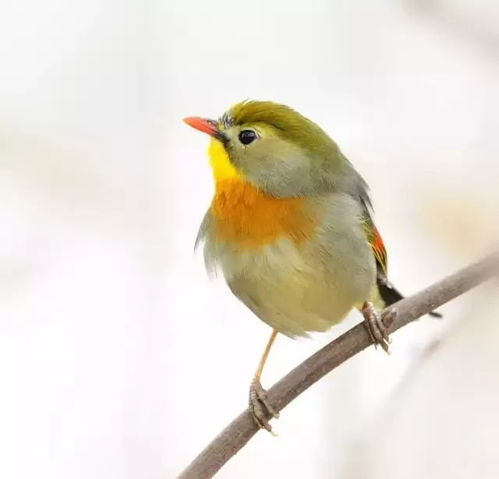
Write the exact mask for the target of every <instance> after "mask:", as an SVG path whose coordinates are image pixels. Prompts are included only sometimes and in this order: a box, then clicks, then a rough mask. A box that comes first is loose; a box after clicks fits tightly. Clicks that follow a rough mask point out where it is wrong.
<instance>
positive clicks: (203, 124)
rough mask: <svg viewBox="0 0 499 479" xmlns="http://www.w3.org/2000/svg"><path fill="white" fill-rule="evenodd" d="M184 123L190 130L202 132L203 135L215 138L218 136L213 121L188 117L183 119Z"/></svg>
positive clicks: (218, 132) (218, 133) (215, 123)
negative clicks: (190, 127) (206, 134)
mask: <svg viewBox="0 0 499 479" xmlns="http://www.w3.org/2000/svg"><path fill="white" fill-rule="evenodd" d="M184 123H187V124H188V125H189V126H192V128H195V129H196V130H199V131H202V132H203V133H208V135H210V136H214V137H215V138H217V137H218V135H220V131H219V130H218V125H217V122H216V121H214V120H208V119H206V118H199V117H198V116H190V117H188V118H184Z"/></svg>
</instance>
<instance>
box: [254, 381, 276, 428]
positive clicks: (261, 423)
mask: <svg viewBox="0 0 499 479" xmlns="http://www.w3.org/2000/svg"><path fill="white" fill-rule="evenodd" d="M249 409H250V412H251V414H252V416H253V419H254V420H255V422H256V424H257V425H258V427H260V428H262V429H266V430H267V431H268V432H270V433H271V434H273V435H275V434H274V432H273V431H272V426H271V425H270V424H269V419H270V418H273V417H275V418H278V417H279V413H278V412H277V411H276V410H275V409H274V408H273V407H272V406H271V405H270V404H269V402H268V401H267V391H265V389H263V387H262V385H261V384H260V381H258V380H257V379H254V380H253V381H252V382H251V386H250V392H249Z"/></svg>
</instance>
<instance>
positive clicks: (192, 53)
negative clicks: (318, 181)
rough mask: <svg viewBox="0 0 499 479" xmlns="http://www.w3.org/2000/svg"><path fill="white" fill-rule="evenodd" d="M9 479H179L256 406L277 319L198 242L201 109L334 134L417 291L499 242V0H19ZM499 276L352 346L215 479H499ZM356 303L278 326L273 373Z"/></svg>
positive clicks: (8, 196)
mask: <svg viewBox="0 0 499 479" xmlns="http://www.w3.org/2000/svg"><path fill="white" fill-rule="evenodd" d="M0 59H1V73H0V477H2V478H6V479H7V478H9V479H20V478H31V477H38V478H51V479H57V478H64V479H69V478H71V479H73V478H74V479H84V478H85V479H88V478H95V479H101V478H102V479H121V478H124V479H135V478H141V479H144V478H147V479H159V478H173V477H175V476H176V475H177V474H178V473H179V472H180V471H181V470H182V469H183V467H185V466H186V465H187V464H188V463H189V462H190V460H191V459H193V457H194V456H195V455H196V454H197V453H198V452H199V451H200V450H201V448H203V447H204V446H205V445H206V444H207V443H208V442H209V441H210V440H211V439H212V438H213V437H214V436H215V435H216V434H217V433H218V432H219V431H220V430H221V429H222V428H223V427H224V426H225V425H226V424H227V423H228V422H229V421H230V420H231V419H232V418H233V417H234V416H235V415H236V414H238V413H239V412H240V411H241V410H242V409H243V408H244V407H245V405H246V402H247V391H248V386H249V381H250V378H251V376H252V374H253V372H254V369H255V367H256V364H257V361H258V359H259V357H260V354H261V352H262V349H263V347H264V345H265V342H266V340H267V337H268V333H269V328H268V327H267V326H266V325H264V324H263V323H261V322H260V321H259V320H257V319H256V318H255V317H253V316H252V314H251V313H250V312H249V311H248V310H246V309H245V308H244V307H243V306H242V305H241V304H239V303H238V301H237V300H236V299H235V298H233V297H232V296H231V294H230V293H229V291H228V289H227V287H226V286H225V285H224V284H223V281H221V280H216V281H209V280H208V278H207V276H206V274H205V272H204V265H203V261H202V258H201V255H199V254H197V255H194V253H193V243H194V238H195V236H196V232H197V228H198V225H199V223H200V221H201V219H202V216H203V214H204V212H205V210H206V208H207V207H208V205H209V202H210V199H211V195H212V193H213V185H212V179H211V174H210V171H209V167H208V164H207V160H206V147H207V139H206V137H204V136H203V135H201V134H198V133H196V132H194V131H193V130H191V129H190V128H188V127H187V126H185V125H184V124H183V123H182V122H181V119H182V118H183V117H185V116H189V115H200V116H208V117H210V116H211V117H217V116H218V115H220V114H221V113H222V112H223V111H224V110H225V109H226V108H227V107H228V106H230V105H231V104H233V103H235V102H237V101H240V100H242V99H245V98H252V99H272V100H274V101H279V102H283V103H286V104H289V105H291V106H293V107H294V108H296V109H297V110H299V111H300V112H302V113H303V114H305V115H306V116H309V117H310V118H312V119H313V120H315V121H316V122H318V123H319V124H320V125H321V126H323V127H324V128H325V129H326V130H327V131H328V132H330V133H331V135H332V136H333V137H334V138H335V139H336V141H337V142H338V143H339V145H340V146H341V147H342V149H343V151H344V152H345V153H346V155H347V156H348V157H349V158H350V159H351V160H352V162H353V163H354V164H355V166H356V167H357V169H358V170H359V171H360V172H361V173H362V174H363V176H364V177H365V178H366V179H367V181H368V182H369V183H370V185H371V189H372V195H373V199H374V205H375V209H376V213H377V216H376V219H377V224H378V227H379V229H380V230H381V231H382V233H383V236H384V239H385V243H386V244H387V247H388V249H389V257H390V272H391V278H392V280H393V281H394V282H395V283H396V284H397V285H398V286H399V287H400V288H401V289H402V290H403V291H405V292H406V293H407V294H410V293H413V292H416V291H417V290H419V289H420V288H422V287H425V286H427V285H428V284H430V283H431V282H433V281H435V280H437V279H439V278H441V277H442V276H444V275H446V274H447V273H450V272H452V271H454V270H455V269H457V268H459V267H461V266H464V265H465V264H467V263H469V262H471V261H473V260H475V259H478V258H479V257H480V256H481V255H482V254H484V253H485V252H487V251H489V250H490V249H492V248H494V247H495V245H497V242H498V238H499V221H498V218H499V214H498V213H499V188H498V187H499V167H498V158H499V136H498V130H497V125H498V111H499V6H498V4H497V2H496V1H494V0H475V1H474V2H469V1H465V0H419V1H418V0H412V1H402V0H400V1H396V0H370V1H365V0H364V1H360V0H308V1H307V2H298V1H296V2H292V1H291V2H290V1H285V0H274V1H272V2H268V1H263V0H255V1H252V2H245V3H243V2H234V1H229V0H212V1H210V2H202V1H200V0H196V1H195V0H165V1H163V2H159V1H151V2H140V1H137V0H135V1H122V2H118V1H108V2H102V1H97V0H88V1H86V2H71V1H69V2H68V1H67V0H65V1H63V0H46V1H44V2H36V1H33V0H31V1H29V0H26V1H23V0H17V1H12V0H4V1H3V2H2V4H1V7H0ZM497 286H498V285H497V283H495V284H489V285H487V286H484V287H481V288H480V289H479V290H476V291H474V292H471V293H469V294H467V295H466V296H463V297H461V298H459V299H458V300H456V301H454V302H452V303H451V304H449V305H447V306H445V307H443V308H442V312H443V313H444V314H445V320H443V321H438V320H435V319H431V318H424V319H421V320H420V321H418V322H417V323H416V324H413V325H411V326H409V327H407V328H405V329H404V330H402V331H400V332H398V333H397V334H395V335H394V337H393V345H392V354H391V356H387V355H384V354H383V353H382V352H381V351H374V348H371V349H372V350H371V349H370V350H369V351H366V352H364V353H362V354H361V355H358V356H357V357H355V358H354V359H353V360H351V361H349V362H348V363H347V364H345V365H343V366H342V367H341V368H339V369H338V370H336V371H334V372H333V373H332V374H330V375H329V376H327V377H326V378H324V379H323V380H322V381H321V382H320V383H319V384H317V385H315V386H314V387H313V388H311V389H310V390H309V391H307V392H306V393H305V394H303V395H302V396H301V397H299V398H298V399H297V400H296V401H295V402H294V403H292V404H291V405H290V406H289V407H288V408H287V409H286V410H285V411H283V413H282V414H281V418H280V419H279V420H278V421H276V422H275V424H274V429H275V430H276V431H277V432H278V434H279V436H278V437H277V438H273V437H271V436H270V435H269V434H267V433H264V432H261V433H259V434H258V435H257V436H256V437H255V438H254V439H253V440H252V441H251V442H250V443H249V444H248V446H247V447H245V448H244V449H243V450H242V451H241V452H240V453H239V454H238V455H237V456H236V457H235V458H234V459H233V460H232V461H231V462H230V463H229V464H228V465H227V466H226V467H225V468H223V469H222V471H221V472H220V473H219V475H218V476H217V477H220V478H252V477H265V478H267V477H269V478H270V477H289V478H302V477H311V478H320V479H322V478H331V477H336V478H348V479H351V478H378V477H383V478H385V479H388V478H394V479H395V478H401V477H404V478H416V477H417V478H420V477H427V478H446V477H449V478H464V477H466V478H468V477H470V476H472V477H478V478H482V479H483V478H495V477H497V476H498V473H499V412H498V409H497V404H499V379H498V375H497V364H498V363H499V348H498V347H497V343H498V341H499V323H498V322H497V313H496V312H497V310H498V308H499V295H498V294H497V291H498V290H497ZM360 319H361V318H360V317H359V315H358V314H357V313H352V315H351V317H350V318H349V320H348V321H347V322H346V323H345V324H342V325H341V326H338V327H336V328H334V329H333V330H331V331H330V332H329V333H326V334H323V335H317V337H316V338H314V340H300V341H293V340H290V339H287V338H285V337H279V338H278V340H277V342H276V345H275V347H274V349H273V351H272V354H271V357H270V361H269V363H268V367H267V368H266V371H265V374H264V377H263V384H264V385H267V386H270V385H271V384H272V383H273V382H274V381H275V380H277V379H278V378H280V377H281V376H282V375H283V374H285V373H286V372H288V370H290V369H291V368H292V367H294V366H295V365H297V364H298V363H299V362H301V361H302V360H303V359H304V358H305V357H307V356H308V355H309V354H311V353H312V352H314V351H316V350H317V349H318V348H319V347H320V346H322V345H323V344H325V343H326V342H328V341H329V340H331V339H332V338H333V337H335V336H337V335H338V334H339V333H340V332H342V331H344V330H345V329H346V328H348V327H350V326H352V325H353V324H355V323H356V322H358V321H359V320H360Z"/></svg>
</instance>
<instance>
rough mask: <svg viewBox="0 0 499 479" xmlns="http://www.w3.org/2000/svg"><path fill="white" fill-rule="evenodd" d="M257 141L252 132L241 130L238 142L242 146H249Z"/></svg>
mask: <svg viewBox="0 0 499 479" xmlns="http://www.w3.org/2000/svg"><path fill="white" fill-rule="evenodd" d="M256 139H257V135H256V133H255V132H254V131H253V130H242V131H241V132H240V133H239V141H240V142H241V143H242V144H243V145H249V144H250V143H252V142H253V141H255V140H256Z"/></svg>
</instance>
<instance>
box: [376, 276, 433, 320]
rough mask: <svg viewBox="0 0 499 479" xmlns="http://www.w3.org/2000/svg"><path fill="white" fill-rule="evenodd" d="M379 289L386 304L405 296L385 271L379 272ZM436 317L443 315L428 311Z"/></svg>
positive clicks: (388, 304)
mask: <svg viewBox="0 0 499 479" xmlns="http://www.w3.org/2000/svg"><path fill="white" fill-rule="evenodd" d="M377 284H378V291H379V295H380V296H381V299H382V300H383V301H384V302H385V305H386V306H390V305H391V304H394V303H396V302H397V301H400V300H401V299H403V298H404V296H403V295H402V294H400V293H399V291H397V289H396V288H395V287H394V286H393V285H392V284H391V283H390V282H389V281H388V280H387V279H386V277H385V275H384V274H383V273H380V272H378V277H377ZM428 314H429V315H430V316H433V317H434V318H441V317H442V315H441V314H440V313H439V312H438V311H432V312H431V313H428Z"/></svg>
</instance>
